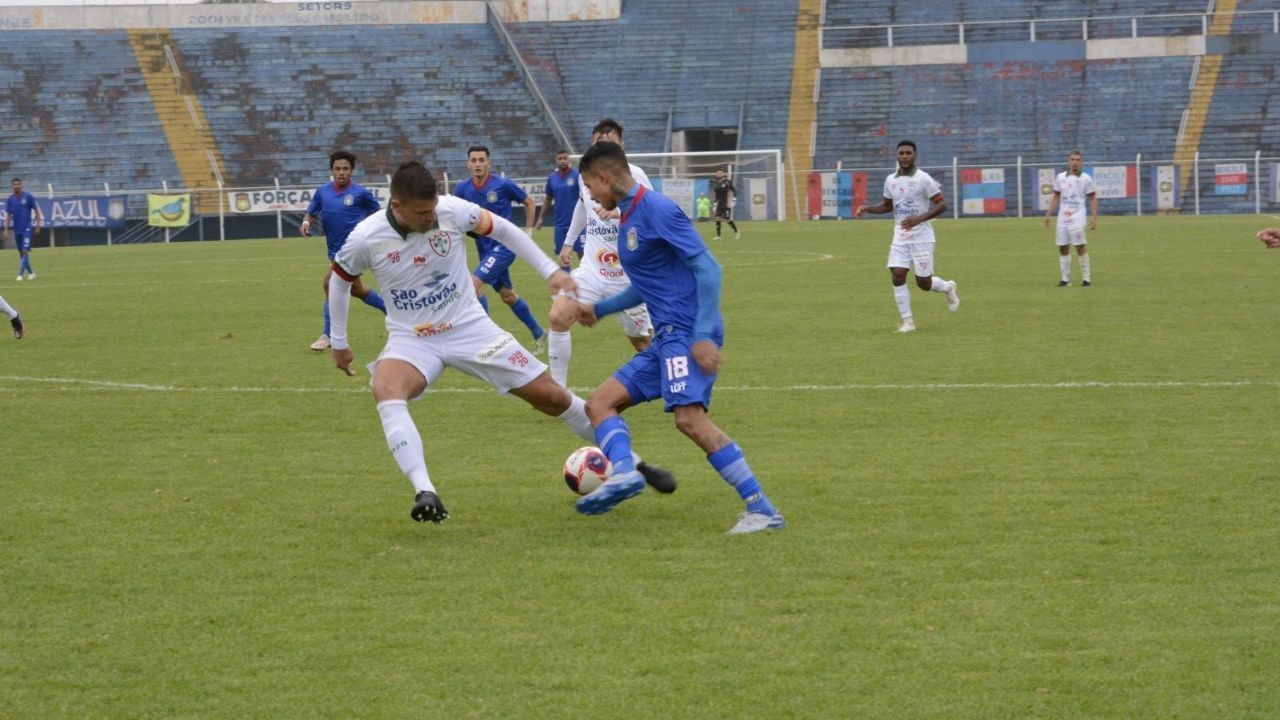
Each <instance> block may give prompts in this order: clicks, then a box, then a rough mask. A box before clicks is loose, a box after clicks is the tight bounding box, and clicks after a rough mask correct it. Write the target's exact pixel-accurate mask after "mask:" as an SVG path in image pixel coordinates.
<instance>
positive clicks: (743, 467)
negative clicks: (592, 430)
mask: <svg viewBox="0 0 1280 720" xmlns="http://www.w3.org/2000/svg"><path fill="white" fill-rule="evenodd" d="M597 432H598V431H597ZM597 437H599V435H598V434H597ZM707 462H709V463H711V467H713V468H715V469H716V472H718V473H720V477H722V478H724V481H725V482H727V483H729V485H731V486H732V487H733V489H734V490H737V491H738V497H740V498H742V500H743V501H744V502H746V503H747V510H749V511H751V512H754V513H763V514H765V515H774V514H776V513H777V511H776V510H774V509H773V505H772V504H771V503H770V502H769V498H767V497H765V496H764V490H761V489H760V481H759V480H756V476H755V474H754V473H752V472H751V468H749V467H747V459H746V458H745V457H743V456H742V449H741V448H739V447H738V443H735V442H731V443H729V444H728V445H725V446H724V447H722V448H720V449H719V450H717V451H715V452H713V453H711V454H710V455H708V456H707Z"/></svg>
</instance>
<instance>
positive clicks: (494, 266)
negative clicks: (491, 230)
mask: <svg viewBox="0 0 1280 720" xmlns="http://www.w3.org/2000/svg"><path fill="white" fill-rule="evenodd" d="M491 166H492V163H491V162H490V159H489V148H488V147H486V146H484V145H472V146H471V147H469V148H467V170H468V171H469V172H470V173H471V177H470V178H468V179H466V180H463V181H462V182H460V183H458V185H457V186H456V187H455V188H454V189H453V194H454V195H456V196H457V197H460V198H462V199H463V200H466V201H468V202H473V203H475V204H476V205H479V206H480V207H482V208H484V209H485V210H488V211H489V212H491V213H493V214H495V215H497V216H498V217H500V218H502V219H503V220H508V221H510V220H511V203H512V202H518V203H524V210H525V227H524V231H525V232H526V233H528V234H529V235H531V236H532V235H533V212H534V205H533V198H531V197H529V194H528V193H526V192H525V191H524V190H522V189H520V186H519V185H516V184H515V183H513V182H511V181H510V180H508V179H506V178H504V177H498V176H497V175H493V174H491V173H490V172H489V170H490V168H491ZM473 237H475V240H476V253H477V254H478V255H479V256H480V262H479V263H478V264H477V265H476V269H475V272H474V276H473V277H472V283H473V284H474V285H475V288H476V297H477V298H478V299H479V300H480V306H481V307H483V308H484V311H485V312H489V298H488V297H486V296H485V294H484V286H485V285H489V286H492V287H493V289H494V290H496V291H497V292H498V296H499V297H501V298H502V302H504V303H506V304H507V306H508V307H510V308H511V312H513V313H515V316H516V317H517V318H519V319H520V322H522V323H524V324H525V327H527V328H529V332H531V333H533V352H534V354H535V355H540V354H542V351H543V349H545V347H546V331H544V330H543V329H542V326H541V325H539V324H538V320H537V318H535V317H534V316H533V311H532V310H530V309H529V303H527V302H525V301H524V298H521V297H520V296H519V295H517V294H516V289H515V286H514V285H513V284H512V283H511V264H512V263H514V262H515V261H516V254H515V253H514V252H512V251H511V250H510V248H508V247H507V246H506V245H503V244H502V243H500V242H497V241H496V240H494V239H492V238H488V237H485V236H483V235H473Z"/></svg>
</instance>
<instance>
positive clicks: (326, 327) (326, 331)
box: [324, 298, 329, 337]
mask: <svg viewBox="0 0 1280 720" xmlns="http://www.w3.org/2000/svg"><path fill="white" fill-rule="evenodd" d="M324 335H325V337H329V299H328V298H325V301H324Z"/></svg>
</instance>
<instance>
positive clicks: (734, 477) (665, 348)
mask: <svg viewBox="0 0 1280 720" xmlns="http://www.w3.org/2000/svg"><path fill="white" fill-rule="evenodd" d="M578 171H579V173H581V176H582V182H583V183H585V184H586V185H587V187H588V188H589V189H590V190H591V196H592V197H593V198H595V200H596V201H597V202H599V203H600V204H601V205H602V206H603V207H604V208H605V209H606V210H614V209H618V210H619V211H620V212H621V217H620V218H619V226H618V238H619V240H618V251H619V254H620V255H621V258H622V265H623V267H625V268H626V269H627V275H628V277H629V278H630V279H631V287H630V288H628V289H627V290H626V291H624V292H623V293H621V294H620V295H615V296H613V297H609V298H606V299H604V300H602V301H600V302H598V303H596V304H594V305H589V304H582V305H580V309H579V318H578V319H579V321H580V322H582V323H583V324H584V325H588V326H590V325H593V324H594V323H595V322H596V320H597V319H598V318H601V317H604V316H606V315H609V314H611V313H614V312H618V311H620V310H622V309H624V308H627V307H632V306H635V305H637V304H639V303H640V302H642V301H643V302H645V303H646V304H647V305H648V306H649V312H650V313H651V314H652V316H653V321H654V327H655V328H656V333H655V335H654V338H653V342H652V343H651V344H650V345H649V346H648V347H647V348H645V349H644V350H642V351H640V352H639V353H637V354H636V355H635V356H634V357H632V358H631V360H630V361H629V362H628V363H627V364H625V365H623V366H622V367H621V368H619V369H618V370H617V371H616V372H615V373H614V374H613V375H612V376H611V377H609V378H608V379H606V380H605V381H604V382H603V383H601V385H600V387H599V388H597V389H596V391H595V392H593V393H592V394H591V397H590V398H589V399H588V400H587V414H588V415H589V416H590V418H591V424H592V426H594V427H595V434H596V444H597V445H598V446H600V448H602V449H603V450H604V452H605V454H606V455H608V456H609V461H610V462H611V463H613V468H614V470H613V476H612V477H611V478H610V479H609V480H608V481H606V482H605V483H604V484H602V485H601V486H600V487H598V488H596V489H595V490H593V491H592V492H591V493H590V494H588V495H586V496H584V497H582V498H580V499H579V500H578V502H577V508H578V512H581V513H583V514H585V515H598V514H601V513H605V512H608V511H609V510H612V509H613V508H614V507H615V506H617V505H618V503H620V502H622V501H623V500H626V499H627V498H629V497H632V496H634V495H636V494H637V493H639V492H640V491H641V490H643V489H644V481H643V480H642V479H641V477H640V474H639V473H637V472H636V471H635V469H634V468H633V466H632V463H631V460H630V456H631V449H630V446H631V432H630V430H629V428H628V427H627V423H626V422H625V421H624V420H623V419H622V416H621V415H620V414H619V413H621V412H622V411H624V410H626V409H627V408H629V407H631V406H632V405H637V404H639V403H643V402H648V401H650V400H657V399H659V398H661V399H662V400H663V404H664V408H665V409H666V410H667V411H668V412H671V413H673V414H674V415H675V424H676V428H677V429H678V430H680V432H682V433H684V434H685V435H686V436H687V437H688V438H689V439H690V440H692V441H693V442H694V444H696V445H697V446H698V447H699V448H701V449H702V451H703V452H705V453H706V454H707V462H709V463H710V464H711V467H712V468H714V469H715V471H716V472H717V473H719V475H720V476H721V477H722V478H723V479H724V481H725V482H726V483H728V484H729V486H730V487H732V488H733V489H734V490H736V491H737V493H738V496H739V497H741V498H742V500H743V502H744V503H745V504H746V510H745V511H744V512H743V513H742V514H741V515H739V516H738V522H737V523H736V524H735V525H734V526H733V528H732V529H730V530H729V533H730V534H735V535H737V534H743V533H754V532H761V531H764V530H777V529H780V528H782V527H784V526H785V524H786V523H785V522H784V521H783V518H782V514H781V513H779V512H778V511H777V509H775V508H774V506H773V504H772V503H770V502H769V499H768V498H767V497H766V496H765V494H764V491H763V490H762V489H761V487H760V482H759V481H758V480H757V479H756V477H755V474H754V473H752V472H751V468H750V467H748V466H747V461H746V458H745V457H743V454H742V450H741V449H740V448H739V447H738V445H737V443H735V442H734V441H733V440H732V439H730V438H729V436H728V435H726V434H725V433H724V431H722V430H721V429H720V428H719V427H717V426H716V424H715V423H713V422H712V421H711V418H709V417H708V416H707V408H708V407H710V405H711V389H712V386H713V385H714V384H715V380H716V370H717V368H718V367H719V364H720V347H721V345H722V344H723V342H724V322H723V319H722V318H721V316H720V276H721V272H720V265H719V264H718V263H717V262H716V259H715V257H714V256H713V255H712V254H711V251H710V250H708V249H707V246H706V244H705V243H704V242H703V240H702V236H701V235H699V234H698V231H697V230H695V229H694V227H693V223H692V222H690V221H689V218H688V216H686V215H685V214H684V211H683V210H681V209H680V207H679V206H678V205H676V204H675V203H674V202H672V201H671V200H670V199H668V198H666V197H664V196H663V195H661V194H659V193H657V192H655V191H652V190H649V189H648V188H646V187H644V186H643V185H641V184H640V183H638V182H637V181H636V180H635V178H634V177H632V175H631V170H630V166H629V164H628V163H627V156H626V154H625V153H624V152H623V150H622V148H621V147H620V146H619V145H617V144H616V143H612V142H599V143H596V144H595V145H593V146H592V147H591V148H590V149H588V150H587V152H586V154H584V155H583V156H582V161H581V163H580V164H579V167H578Z"/></svg>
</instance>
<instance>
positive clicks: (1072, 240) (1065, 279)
mask: <svg viewBox="0 0 1280 720" xmlns="http://www.w3.org/2000/svg"><path fill="white" fill-rule="evenodd" d="M1083 165H1084V155H1083V154H1082V153H1081V152H1080V151H1079V150H1072V151H1071V154H1070V155H1068V156H1067V170H1066V172H1060V173H1058V176H1057V177H1056V178H1054V179H1053V200H1050V201H1049V209H1048V210H1046V211H1045V213H1044V226H1045V227H1049V218H1050V216H1052V215H1053V211H1054V210H1057V211H1058V236H1057V242H1058V270H1059V271H1060V272H1061V273H1062V279H1061V280H1059V281H1058V287H1068V286H1070V285H1071V246H1072V245H1075V246H1076V255H1077V256H1079V258H1080V285H1081V287H1089V286H1090V285H1092V284H1093V274H1092V272H1090V268H1089V250H1088V248H1087V246H1086V245H1085V242H1086V241H1085V237H1084V228H1085V224H1086V220H1087V221H1088V225H1089V229H1090V230H1096V229H1097V228H1098V193H1097V192H1095V191H1094V188H1093V177H1092V176H1090V175H1089V173H1087V172H1085V171H1084V169H1083ZM1085 200H1088V201H1089V204H1090V206H1091V207H1090V211H1091V212H1090V211H1086V210H1085ZM1059 203H1061V207H1059Z"/></svg>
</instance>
